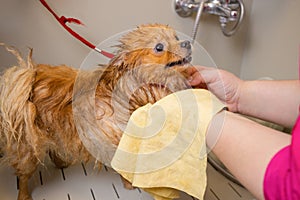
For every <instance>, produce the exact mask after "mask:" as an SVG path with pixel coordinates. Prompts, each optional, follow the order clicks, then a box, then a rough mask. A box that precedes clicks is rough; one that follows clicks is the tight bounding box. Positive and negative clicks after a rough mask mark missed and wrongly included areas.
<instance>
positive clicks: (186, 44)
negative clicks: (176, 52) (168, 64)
mask: <svg viewBox="0 0 300 200" xmlns="http://www.w3.org/2000/svg"><path fill="white" fill-rule="evenodd" d="M180 47H181V48H186V49H188V50H190V49H191V48H192V46H191V43H190V41H188V40H185V41H183V42H181V44H180Z"/></svg>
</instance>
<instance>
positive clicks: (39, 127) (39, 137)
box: [0, 24, 191, 200]
mask: <svg viewBox="0 0 300 200" xmlns="http://www.w3.org/2000/svg"><path fill="white" fill-rule="evenodd" d="M119 42H120V44H119V45H118V46H117V47H118V51H117V52H116V55H115V57H114V58H113V59H112V60H111V61H110V62H109V63H108V65H106V66H105V67H103V66H102V67H98V68H97V69H95V70H93V71H86V72H81V71H79V70H78V69H74V68H71V67H68V66H50V65H45V64H34V63H33V62H32V59H31V54H32V53H31V52H30V54H29V56H28V59H27V61H24V60H23V59H22V58H21V56H20V55H19V53H18V52H17V51H16V50H14V49H12V48H8V47H7V49H8V51H10V52H12V53H13V54H15V55H16V57H17V58H18V61H19V66H14V67H11V68H9V69H7V70H6V71H5V73H4V74H3V75H2V77H1V81H0V131H1V132H0V145H1V146H0V154H1V155H2V156H3V157H2V158H1V160H3V161H4V162H5V163H7V164H8V165H10V166H12V167H13V168H14V169H15V174H16V175H17V176H18V177H19V194H18V200H31V199H32V198H31V194H30V192H29V190H28V180H29V179H30V177H31V176H32V174H33V173H34V172H35V170H36V168H37V166H38V165H39V164H41V163H43V161H44V159H45V158H46V156H48V155H49V156H50V158H51V160H52V161H53V162H54V164H55V165H56V166H57V167H59V168H61V167H67V166H69V165H71V164H74V163H77V162H87V161H88V160H89V159H91V158H94V159H96V160H98V161H99V162H101V163H104V164H108V165H109V163H110V159H111V157H112V156H113V153H114V150H115V149H116V148H117V146H118V142H119V140H120V138H121V136H122V127H124V126H126V123H127V122H128V120H129V117H130V114H131V113H132V112H133V111H134V110H136V109H137V108H139V107H141V106H143V105H145V104H147V103H154V102H156V101H157V100H159V99H161V98H162V97H164V96H166V95H168V94H170V93H172V92H176V91H179V90H183V89H186V88H188V87H189V85H188V83H187V81H186V79H185V69H186V66H187V65H188V63H189V62H190V60H191V45H190V43H189V41H179V39H178V37H177V36H176V32H175V31H174V30H173V29H172V28H170V27H169V26H165V25H160V24H150V25H141V26H139V27H137V28H136V29H135V30H133V31H131V32H129V33H128V34H126V35H125V36H123V37H122V38H121V39H120V41H119ZM79 74H80V76H79ZM78 77H81V78H80V80H79V78H78ZM95 77H96V80H97V81H96V87H95V91H92V93H91V94H93V98H90V99H85V98H83V97H84V96H82V95H83V93H84V90H83V89H82V88H89V84H90V82H89V81H91V79H94V80H95ZM76 79H77V82H76ZM75 82H76V83H78V85H79V86H78V88H79V89H76V91H75V89H74V85H75ZM80 88H81V89H80ZM86 91H89V90H86ZM75 104H76V108H77V109H79V112H80V114H81V116H83V117H84V119H86V121H84V122H83V123H81V124H80V122H79V123H74V107H75V106H74V105H75ZM78 105H80V106H78ZM92 108H93V109H95V110H91V109H92ZM89 119H94V121H95V122H96V123H94V124H93V123H92V122H91V123H90V121H89ZM89 123H90V124H89ZM78 124H79V125H78ZM81 125H82V126H85V127H88V128H90V127H92V128H93V130H96V132H97V131H99V133H100V134H101V135H102V136H101V137H102V140H103V141H100V143H101V144H103V145H101V146H99V149H100V150H99V149H98V154H99V156H95V154H91V153H90V151H89V150H88V147H87V146H86V145H84V143H83V141H84V140H85V139H84V137H87V136H81V137H80V136H79V134H78V132H79V131H78V130H79V129H81V128H82V127H80V126H81ZM82 130H83V131H84V128H82ZM87 140H88V139H87ZM99 152H100V153H99Z"/></svg>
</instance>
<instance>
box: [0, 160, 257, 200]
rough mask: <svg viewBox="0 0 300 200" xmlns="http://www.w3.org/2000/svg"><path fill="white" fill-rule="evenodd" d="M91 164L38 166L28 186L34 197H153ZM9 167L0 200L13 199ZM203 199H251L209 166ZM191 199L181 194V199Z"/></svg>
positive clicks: (2, 174)
mask: <svg viewBox="0 0 300 200" xmlns="http://www.w3.org/2000/svg"><path fill="white" fill-rule="evenodd" d="M93 166H94V164H93V163H89V164H87V165H84V164H79V165H75V166H71V167H69V168H65V169H63V170H62V169H57V168H55V167H54V166H53V165H52V164H49V165H48V166H47V167H46V166H40V167H39V169H38V170H37V171H36V173H35V174H34V176H33V178H32V179H31V181H30V183H29V185H30V190H31V191H32V197H33V199H34V200H152V199H153V198H152V197H151V196H150V195H149V194H147V193H146V192H144V191H142V190H140V189H134V190H126V189H125V188H124V187H123V183H122V181H121V179H120V176H119V175H118V174H117V173H116V172H114V171H113V170H112V169H110V168H106V167H103V168H102V170H101V171H99V172H98V170H97V169H93ZM13 173H14V171H13V169H11V168H5V167H3V166H1V167H0V199H1V200H16V199H17V193H18V181H17V177H16V176H14V174H13ZM207 173H208V184H207V188H206V193H205V200H221V199H225V200H239V199H244V200H253V199H254V197H253V196H252V195H251V194H250V193H249V192H248V191H247V190H245V189H244V188H242V187H241V186H239V185H237V184H235V183H233V182H232V181H230V180H228V179H226V178H225V177H224V176H222V175H221V174H220V173H219V172H218V171H216V170H215V169H214V168H213V167H212V166H211V165H208V168H207ZM193 199H194V198H193V197H191V196H189V195H186V194H184V193H182V195H181V198H180V200H193Z"/></svg>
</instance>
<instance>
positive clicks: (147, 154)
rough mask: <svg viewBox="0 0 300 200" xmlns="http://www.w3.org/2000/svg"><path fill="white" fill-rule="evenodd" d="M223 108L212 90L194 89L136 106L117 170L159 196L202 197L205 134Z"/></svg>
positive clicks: (162, 198) (117, 159)
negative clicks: (183, 195)
mask: <svg viewBox="0 0 300 200" xmlns="http://www.w3.org/2000/svg"><path fill="white" fill-rule="evenodd" d="M224 107H225V106H224V105H223V104H222V103H221V102H220V101H219V100H218V99H217V98H216V97H215V96H214V95H212V94H211V93H210V92H209V91H207V90H202V89H189V90H184V91H180V92H176V93H173V94H171V95H168V96H166V97H164V98H163V99H161V100H159V101H157V102H156V103H155V104H153V105H152V104H147V105H145V106H143V107H141V108H139V109H137V110H136V111H135V112H133V114H132V115H131V117H130V120H129V122H128V124H127V127H126V129H125V131H124V134H123V136H122V138H121V141H120V143H119V146H118V148H117V151H116V153H115V155H114V157H113V160H112V162H111V165H112V167H113V169H115V170H116V171H117V172H118V173H119V174H121V175H122V176H123V177H124V178H125V179H127V180H128V181H129V182H131V183H132V184H133V186H135V187H139V188H142V189H144V190H145V191H147V192H149V193H150V194H151V195H152V196H153V197H154V199H155V200H171V199H174V198H178V197H179V191H183V192H186V193H187V194H189V195H191V196H194V197H196V198H198V199H203V195H204V192H205V188H206V164H207V159H206V158H207V157H206V145H205V133H206V129H207V127H208V124H209V122H210V120H211V119H212V117H213V115H215V114H216V113H217V112H219V111H220V110H222V109H223V108H224Z"/></svg>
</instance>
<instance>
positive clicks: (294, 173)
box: [264, 116, 300, 200]
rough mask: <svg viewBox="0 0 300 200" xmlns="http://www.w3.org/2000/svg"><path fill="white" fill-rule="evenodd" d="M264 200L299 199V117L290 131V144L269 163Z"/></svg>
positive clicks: (265, 178) (265, 179)
mask: <svg viewBox="0 0 300 200" xmlns="http://www.w3.org/2000/svg"><path fill="white" fill-rule="evenodd" d="M264 195H265V199H266V200H275V199H276V200H281V199H284V200H299V199H300V116H299V117H298V119H297V121H296V124H295V126H294V128H293V131H292V142H291V144H290V145H289V146H287V147H285V148H283V149H282V150H280V151H279V152H278V153H277V154H276V155H275V156H274V157H273V158H272V160H271V161H270V163H269V165H268V167H267V170H266V173H265V177H264Z"/></svg>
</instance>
